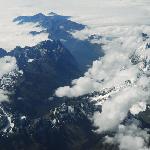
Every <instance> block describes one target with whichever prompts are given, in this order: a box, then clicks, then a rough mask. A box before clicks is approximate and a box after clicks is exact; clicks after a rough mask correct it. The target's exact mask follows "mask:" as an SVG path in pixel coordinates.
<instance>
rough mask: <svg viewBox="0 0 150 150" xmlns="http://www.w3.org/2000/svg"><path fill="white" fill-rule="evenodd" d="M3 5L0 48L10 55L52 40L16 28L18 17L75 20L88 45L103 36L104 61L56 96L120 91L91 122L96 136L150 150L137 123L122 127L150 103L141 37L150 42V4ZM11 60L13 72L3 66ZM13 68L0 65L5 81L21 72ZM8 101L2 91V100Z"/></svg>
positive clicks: (39, 0) (82, 0)
mask: <svg viewBox="0 0 150 150" xmlns="http://www.w3.org/2000/svg"><path fill="white" fill-rule="evenodd" d="M0 3H1V5H0V10H1V11H0V47H2V48H4V49H6V50H7V51H10V50H12V49H13V48H14V47H16V46H17V45H20V46H25V45H28V46H31V45H35V44H36V43H38V42H39V41H41V40H45V39H47V34H40V35H38V36H35V37H32V36H31V35H29V34H28V32H29V31H31V30H32V29H33V28H34V30H41V29H40V28H36V27H35V25H34V24H26V25H24V26H17V25H16V24H15V23H13V22H12V20H13V18H15V17H17V16H20V15H33V14H36V13H39V12H43V13H45V14H48V13H49V12H55V13H58V14H62V15H70V16H72V18H71V19H72V20H74V21H77V22H80V23H83V24H86V25H88V27H87V28H86V29H85V30H83V31H80V32H75V33H72V34H73V36H74V37H76V38H79V39H82V40H84V39H86V38H87V37H88V36H89V35H91V34H98V35H101V36H103V38H102V39H101V40H95V41H92V42H93V43H99V44H103V47H102V48H103V51H104V53H105V56H104V57H103V58H99V59H98V60H96V61H94V62H93V65H92V66H91V68H89V70H88V71H87V72H85V74H84V75H83V76H82V77H80V78H78V79H74V80H73V81H72V84H71V85H69V86H68V85H66V86H64V87H60V88H58V89H57V90H56V95H57V96H59V97H63V96H68V97H77V96H81V95H84V94H88V93H90V92H93V91H99V92H101V91H105V92H107V91H108V90H110V89H113V88H114V87H115V90H112V91H111V92H109V93H108V94H107V97H106V98H105V101H104V102H103V104H102V112H101V113H100V112H95V114H94V116H93V117H92V118H91V119H92V120H93V122H94V125H95V126H97V127H98V130H97V132H98V133H102V132H105V131H116V135H115V138H113V139H112V138H111V137H106V142H108V143H111V142H112V143H113V142H117V143H119V148H120V150H148V148H147V142H148V138H149V135H148V134H147V131H146V130H144V129H141V128H139V127H138V125H139V123H138V121H133V120H132V121H131V123H130V124H126V125H122V124H121V122H122V121H123V120H124V119H125V118H126V117H127V115H128V112H129V111H130V112H131V113H133V114H136V113H139V112H140V111H143V110H145V108H146V107H145V105H146V104H147V103H149V96H150V95H149V90H150V86H149V85H150V79H149V74H150V72H149V68H150V66H149V65H147V66H145V64H144V63H143V62H144V61H146V62H149V61H150V49H147V48H146V45H147V43H149V42H150V40H149V39H147V40H146V41H143V37H142V33H146V34H147V35H148V36H150V26H149V25H150V7H149V6H150V1H149V0H57V1H56V0H25V1H23V0H11V1H10V0H0ZM31 41H32V42H31ZM131 56H132V57H135V58H138V63H137V64H136V65H133V63H132V62H131ZM6 59H10V61H9V62H10V63H12V65H11V67H9V64H7V63H4V62H7V61H5V60H6ZM14 62H15V60H14V58H4V59H3V60H0V66H3V68H4V70H3V69H2V70H1V71H0V75H3V74H4V73H5V72H7V71H12V70H13V69H14V68H17V66H16V64H15V63H14ZM5 65H6V66H8V67H6V68H7V69H8V70H5V67H4V66H5ZM127 81H130V82H127ZM1 93H2V94H1ZM3 96H4V94H3V91H2V92H1V91H0V97H3ZM93 99H100V100H101V98H99V97H95V98H93ZM98 102H99V101H97V103H98ZM127 131H128V132H127ZM133 139H134V140H133ZM131 148H132V149H131Z"/></svg>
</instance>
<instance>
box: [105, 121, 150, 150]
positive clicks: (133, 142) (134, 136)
mask: <svg viewBox="0 0 150 150" xmlns="http://www.w3.org/2000/svg"><path fill="white" fill-rule="evenodd" d="M148 141H149V134H148V133H147V131H146V130H142V129H140V128H138V127H137V125H136V124H131V125H127V126H124V125H119V127H118V130H117V134H116V135H115V137H113V138H111V137H106V143H111V144H114V143H118V144H119V149H120V150H148V149H149V148H147V147H148Z"/></svg>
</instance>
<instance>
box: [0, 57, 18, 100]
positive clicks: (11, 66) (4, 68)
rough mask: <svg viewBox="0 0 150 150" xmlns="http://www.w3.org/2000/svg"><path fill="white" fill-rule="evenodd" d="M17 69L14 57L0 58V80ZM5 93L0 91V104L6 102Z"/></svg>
mask: <svg viewBox="0 0 150 150" xmlns="http://www.w3.org/2000/svg"><path fill="white" fill-rule="evenodd" d="M15 69H17V64H16V59H15V58H14V57H10V56H6V57H3V58H0V79H2V77H3V76H4V75H6V74H8V73H9V72H11V71H13V70H15ZM7 100H8V96H7V91H4V90H3V89H0V102H2V101H7Z"/></svg>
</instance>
